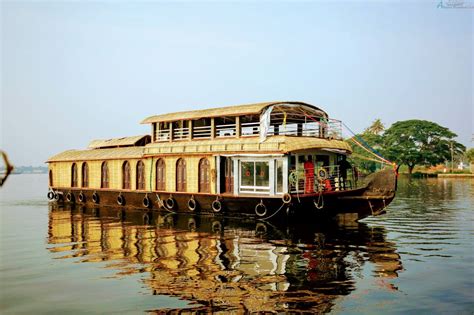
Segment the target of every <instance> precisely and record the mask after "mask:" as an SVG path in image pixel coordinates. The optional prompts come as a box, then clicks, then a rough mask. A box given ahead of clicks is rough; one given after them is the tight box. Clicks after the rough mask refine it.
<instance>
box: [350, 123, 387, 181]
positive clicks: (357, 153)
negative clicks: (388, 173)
mask: <svg viewBox="0 0 474 315" xmlns="http://www.w3.org/2000/svg"><path fill="white" fill-rule="evenodd" d="M352 139H354V140H356V141H357V142H359V143H361V140H360V139H363V141H365V142H366V143H367V144H368V145H370V146H371V147H372V148H374V149H375V150H377V151H379V150H380V149H381V145H382V142H383V138H382V136H381V135H378V134H374V133H369V132H367V131H366V132H364V133H363V134H359V135H357V136H355V137H353V138H352ZM352 139H349V140H347V142H348V143H349V145H350V146H351V147H352V152H353V154H352V156H351V158H350V160H351V161H350V162H351V164H352V165H354V166H356V167H357V168H358V169H359V171H361V172H363V173H372V172H374V171H376V170H377V169H379V168H380V167H381V164H380V163H378V162H375V161H371V160H373V159H375V157H374V156H373V155H372V154H370V153H368V152H367V151H366V150H364V149H362V148H361V147H360V146H359V145H357V144H355V143H354V141H352ZM369 150H370V149H369Z"/></svg>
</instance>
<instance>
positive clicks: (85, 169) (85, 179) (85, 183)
mask: <svg viewBox="0 0 474 315" xmlns="http://www.w3.org/2000/svg"><path fill="white" fill-rule="evenodd" d="M81 186H82V187H89V165H87V163H86V162H84V163H82V185H81Z"/></svg>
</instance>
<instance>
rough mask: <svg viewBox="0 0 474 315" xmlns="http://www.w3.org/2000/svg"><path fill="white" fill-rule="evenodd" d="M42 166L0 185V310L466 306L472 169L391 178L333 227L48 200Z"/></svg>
mask: <svg viewBox="0 0 474 315" xmlns="http://www.w3.org/2000/svg"><path fill="white" fill-rule="evenodd" d="M46 187H47V177H46V176H44V175H16V176H12V177H10V178H9V179H8V181H7V183H6V186H5V187H3V188H2V189H1V190H0V198H1V199H0V205H1V210H0V211H1V212H0V213H1V226H0V228H1V230H0V234H1V235H0V236H1V240H0V246H1V247H0V290H1V291H0V300H1V306H0V312H2V313H3V314H19V313H20V314H21V313H61V314H62V313H74V314H78V313H88V314H90V313H133V314H136V313H143V312H163V311H170V312H173V311H176V310H183V309H184V310H185V311H183V312H182V313H193V312H200V311H204V312H209V311H214V312H222V313H227V312H229V311H230V312H234V313H243V312H256V311H279V312H285V311H290V312H291V311H307V312H312V313H318V312H320V313H322V312H331V313H335V314H349V313H350V314H355V313H360V314H362V313H363V314H366V313H372V314H380V313H382V312H383V313H384V314H387V313H417V314H419V313H427V314H428V313H429V314H432V313H440V314H445V313H457V314H459V313H466V314H472V313H473V312H474V248H473V246H474V245H473V244H474V242H473V239H474V215H473V213H474V212H473V211H474V210H473V204H474V181H473V180H450V179H439V180H438V179H429V180H412V181H408V180H402V181H401V183H400V186H399V193H398V196H397V198H396V199H395V201H394V202H393V203H392V204H391V205H390V206H389V208H388V213H387V214H386V215H384V216H380V217H376V218H368V219H365V220H364V221H363V223H359V224H354V225H351V226H337V225H335V224H330V223H324V224H320V225H319V226H318V225H317V224H316V223H315V224H312V225H311V226H308V225H307V226H294V225H285V224H281V223H280V224H277V225H275V224H266V223H262V222H255V221H236V220H229V219H218V218H213V217H193V216H176V215H174V214H170V213H162V214H157V213H153V214H152V215H151V216H148V217H147V216H145V217H143V213H142V212H140V211H133V212H129V211H128V212H126V213H123V212H122V211H120V210H119V209H113V208H109V209H107V208H101V209H82V208H79V207H78V208H75V209H52V208H50V207H49V206H48V203H47V201H46V198H45V195H46V190H45V188H46Z"/></svg>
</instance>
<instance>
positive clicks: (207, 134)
mask: <svg viewBox="0 0 474 315" xmlns="http://www.w3.org/2000/svg"><path fill="white" fill-rule="evenodd" d="M211 134H212V126H199V127H198V126H195V127H193V139H210V138H211Z"/></svg>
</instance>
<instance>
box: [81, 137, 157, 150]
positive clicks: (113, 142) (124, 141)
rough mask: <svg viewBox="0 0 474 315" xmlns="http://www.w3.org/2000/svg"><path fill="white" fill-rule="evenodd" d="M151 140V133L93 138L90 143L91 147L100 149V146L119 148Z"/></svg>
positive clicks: (142, 143)
mask: <svg viewBox="0 0 474 315" xmlns="http://www.w3.org/2000/svg"><path fill="white" fill-rule="evenodd" d="M150 142H151V136H150V135H141V136H133V137H123V138H115V139H107V140H92V141H91V142H90V143H89V146H88V148H89V149H100V148H119V147H131V146H143V145H146V144H148V143H150Z"/></svg>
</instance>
